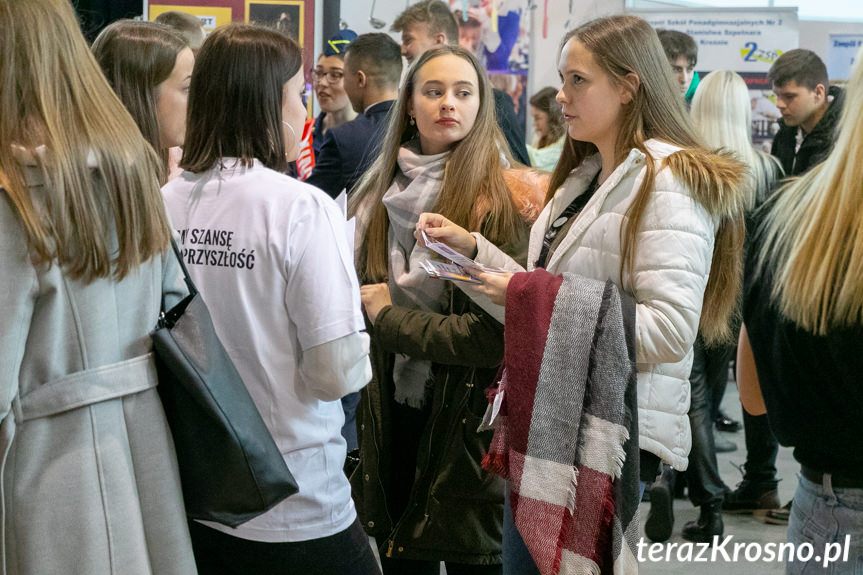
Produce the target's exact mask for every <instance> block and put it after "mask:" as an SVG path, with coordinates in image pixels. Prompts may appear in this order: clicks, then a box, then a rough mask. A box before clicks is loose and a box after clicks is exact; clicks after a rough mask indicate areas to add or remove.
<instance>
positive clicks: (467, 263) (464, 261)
mask: <svg viewBox="0 0 863 575" xmlns="http://www.w3.org/2000/svg"><path fill="white" fill-rule="evenodd" d="M421 233H422V236H423V241H424V242H425V244H426V247H427V248H428V249H430V250H431V251H433V252H435V253H437V254H439V255H442V256H443V257H445V258H447V259H448V260H450V261H451V262H452V263H451V264H447V263H443V262H436V261H431V260H426V261H424V262H422V263H421V265H422V266H423V269H424V270H425V271H426V273H428V275H429V276H430V277H433V278H437V279H448V280H454V281H462V282H467V283H473V284H481V283H482V281H480V280H479V279H478V278H477V277H476V275H474V274H475V272H477V271H481V272H489V273H503V272H505V271H506V270H502V269H498V268H490V267H487V266H484V265H482V264H480V263H477V262H475V261H474V260H472V259H470V258H467V257H465V256H463V255H461V254H460V253H458V252H457V251H455V250H454V249H452V248H451V247H449V246H448V245H446V244H445V243H442V242H437V241H435V240H433V239H431V238H429V237H428V236H427V235H426V233H425V231H422V232H421Z"/></svg>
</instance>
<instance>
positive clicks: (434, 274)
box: [420, 260, 482, 284]
mask: <svg viewBox="0 0 863 575" xmlns="http://www.w3.org/2000/svg"><path fill="white" fill-rule="evenodd" d="M420 265H421V266H422V267H423V269H424V270H425V271H426V273H427V274H428V275H429V277H431V278H434V279H439V280H452V281H457V282H467V283H469V284H481V283H482V282H481V281H480V280H479V279H477V278H476V277H474V276H473V275H472V274H471V273H470V272H469V271H467V270H466V269H464V268H463V267H461V266H460V265H458V264H448V263H444V262H436V261H432V260H426V261H424V262H420Z"/></svg>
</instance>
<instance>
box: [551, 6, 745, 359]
mask: <svg viewBox="0 0 863 575" xmlns="http://www.w3.org/2000/svg"><path fill="white" fill-rule="evenodd" d="M573 39H574V40H577V41H578V42H580V43H581V44H583V45H584V47H585V48H587V49H588V50H589V51H590V52H591V54H593V57H594V59H595V60H596V62H597V64H598V65H599V67H600V68H602V70H603V71H604V72H605V73H606V74H608V76H609V78H610V79H611V81H612V83H614V84H615V85H617V86H625V87H629V86H630V84H629V83H628V82H626V81H625V78H626V76H627V75H628V74H631V73H634V74H635V75H636V76H638V79H639V82H638V87H637V88H636V90H635V91H634V92H633V93H632V100H631V101H630V102H629V103H628V104H627V105H626V106H624V107H623V109H622V112H621V117H620V123H619V130H618V134H617V143H616V146H615V163H618V162H620V161H622V160H623V158H625V157H626V155H627V154H628V153H629V151H630V150H632V149H633V148H634V149H637V150H639V151H640V152H641V153H643V154H644V155H645V156H646V161H645V163H644V177H643V179H642V181H641V186H640V187H639V189H638V191H637V192H636V194H635V197H634V199H633V201H632V203H631V204H630V206H629V208H628V209H627V212H626V218H625V224H624V225H622V226H621V231H620V235H621V238H620V244H621V258H620V277H621V281H625V280H624V278H625V277H626V276H627V275H628V276H629V277H632V275H633V273H634V270H635V259H636V258H635V256H636V250H637V248H638V245H637V235H638V230H639V228H640V227H641V220H642V218H643V216H644V212H645V209H646V207H647V203H648V201H649V199H650V195H651V194H652V193H653V190H654V187H655V180H656V173H657V170H656V163H655V160H654V158H653V156H652V155H651V153H650V150H648V148H647V146H646V144H645V142H646V141H647V140H650V139H656V140H661V141H663V142H666V143H669V144H672V145H675V146H679V147H681V148H684V149H686V150H687V151H689V152H693V153H692V154H680V153H677V154H672V155H671V156H669V157H668V158H667V159H666V161H665V164H664V165H667V166H668V167H670V168H671V169H672V170H673V171H675V172H681V171H685V172H687V174H688V175H690V176H692V175H698V174H699V173H703V172H704V171H705V170H702V169H700V168H701V167H700V166H694V165H689V164H690V162H689V160H693V159H695V160H700V159H703V158H706V157H707V154H706V152H707V150H706V149H705V148H704V147H703V146H702V144H701V140H700V138H699V137H698V135H697V133H696V131H695V128H694V126H693V125H692V121H691V120H690V118H689V115H688V114H687V112H686V107H685V105H684V101H683V98H681V97H680V90H679V88H678V86H677V83H676V82H675V81H674V78H673V77H672V72H671V67H670V66H669V65H668V60H667V59H666V57H665V52H664V51H663V49H662V44H661V43H660V42H659V37H658V36H657V35H656V32H655V31H654V29H653V28H652V27H651V26H650V24H648V23H647V22H646V21H645V20H643V19H641V18H639V17H637V16H632V15H625V14H619V15H615V16H609V17H605V18H598V19H596V20H592V21H590V22H587V23H586V24H583V25H582V26H579V27H578V28H576V29H575V30H572V31H570V32H568V33H567V34H566V35H565V36H564V38H563V40H562V41H561V43H560V48H559V50H558V58H559V57H560V55H561V54H562V52H563V48H564V46H565V45H566V43H567V42H569V41H570V40H573ZM597 151H598V150H597V148H596V146H595V145H594V144H592V143H590V142H581V141H576V140H574V139H572V138H571V137H567V139H566V144H565V145H564V150H563V154H561V157H560V160H559V161H558V163H557V166H556V167H555V169H554V172H552V175H551V180H550V182H549V187H548V191H547V193H546V203H548V202H550V201H551V199H552V198H553V197H554V194H555V192H556V191H557V190H558V188H560V187H561V186H562V185H563V183H564V181H565V180H566V179H567V177H568V176H569V174H570V173H571V172H572V170H573V169H575V168H576V167H577V166H579V165H580V164H581V163H582V162H583V161H584V160H585V159H586V158H587V157H588V156H591V155H593V154H595V153H597ZM726 160H727V159H726ZM725 163H726V164H728V165H729V166H728V167H729V170H728V171H729V172H733V171H734V169H735V168H734V166H732V165H730V164H733V161H730V162H729V161H725ZM704 192H709V190H706V188H705V187H704V186H696V187H695V189H693V195H694V197H695V199H696V200H697V201H701V202H702V203H705V202H704V201H703V200H704ZM742 242H743V221H742V218H739V217H736V216H734V215H733V214H723V217H721V218H720V225H719V230H718V231H717V234H716V241H715V244H714V251H713V260H712V264H711V269H710V275H709V278H708V282H707V287H706V289H705V293H704V303H703V306H702V313H701V325H700V330H701V333H702V336H703V337H704V338H705V339H706V340H707V341H708V342H714V341H721V340H725V339H728V337H729V336H730V329H729V327H728V318H729V316H730V315H731V313H733V310H734V309H735V307H736V302H737V294H738V293H739V292H738V286H739V283H740V275H741V271H740V270H741V255H740V253H738V252H739V251H740V249H739V246H742Z"/></svg>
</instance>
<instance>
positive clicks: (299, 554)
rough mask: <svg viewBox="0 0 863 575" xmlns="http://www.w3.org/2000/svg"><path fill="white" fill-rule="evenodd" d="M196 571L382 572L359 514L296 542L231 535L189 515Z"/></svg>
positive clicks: (238, 574)
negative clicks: (329, 531)
mask: <svg viewBox="0 0 863 575" xmlns="http://www.w3.org/2000/svg"><path fill="white" fill-rule="evenodd" d="M189 532H190V533H191V535H192V548H193V549H194V551H195V561H196V562H197V564H198V573H200V575H249V574H251V573H254V574H255V575H289V574H290V575H292V574H296V575H380V572H381V571H380V569H379V568H378V563H377V561H375V556H374V553H373V552H372V548H371V545H370V544H369V538H368V536H367V535H366V534H365V532H364V531H363V528H362V527H361V526H360V523H359V521H358V520H355V521H354V522H353V524H352V525H351V526H350V527H348V528H347V529H345V530H344V531H342V532H341V533H336V534H335V535H330V536H329V537H321V538H320V539H312V540H310V541H298V542H295V543H263V542H260V541H250V540H248V539H240V538H239V537H232V536H231V535H227V534H225V533H222V532H221V531H217V530H215V529H211V528H209V527H206V526H204V525H201V524H200V523H198V522H197V521H191V522H190V524H189Z"/></svg>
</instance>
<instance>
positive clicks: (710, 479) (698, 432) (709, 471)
mask: <svg viewBox="0 0 863 575" xmlns="http://www.w3.org/2000/svg"><path fill="white" fill-rule="evenodd" d="M694 353H695V357H694V359H693V362H692V372H691V373H690V375H689V384H690V388H691V390H692V393H691V397H692V399H691V403H690V405H689V426H690V428H691V429H692V450H691V451H690V452H689V467H688V468H687V470H686V472H685V476H686V484H687V485H688V486H689V499H690V501H692V504H693V505H695V506H700V505H704V504H707V503H711V502H719V501H722V500H723V498H724V496H725V483H724V482H723V481H722V478H721V477H720V476H719V469H718V466H717V464H716V446H715V443H714V441H713V418H714V416H713V401H714V397H715V396H716V393H717V388H720V387H721V388H724V387H725V386H726V385H727V384H728V362H729V360H730V359H731V355H732V353H734V347H733V346H724V347H707V346H705V345H704V342H703V341H702V340H701V337H699V338H698V339H696V341H695V346H694Z"/></svg>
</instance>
